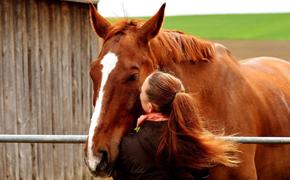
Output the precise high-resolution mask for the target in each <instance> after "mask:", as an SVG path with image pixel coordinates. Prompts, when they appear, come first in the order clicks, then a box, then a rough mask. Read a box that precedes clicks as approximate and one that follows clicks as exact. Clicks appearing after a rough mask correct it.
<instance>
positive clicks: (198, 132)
mask: <svg viewBox="0 0 290 180" xmlns="http://www.w3.org/2000/svg"><path fill="white" fill-rule="evenodd" d="M197 109H198V108H197V105H196V103H195V102H194V100H193V98H192V97H191V96H190V95H189V94H188V93H184V92H178V93H176V95H175V97H174V99H173V101H172V104H171V112H170V115H169V120H168V128H166V129H165V131H164V133H163V135H162V136H161V139H160V143H159V146H158V149H157V156H158V157H162V158H165V159H166V160H167V161H169V162H168V163H174V164H175V165H176V167H177V168H190V169H202V168H207V167H209V166H211V165H214V164H222V165H225V166H228V167H234V166H237V165H238V163H239V158H238V153H239V151H238V149H237V144H236V143H234V142H230V141H224V140H222V139H218V138H216V136H215V135H213V134H212V133H210V132H209V131H207V130H206V129H205V128H204V124H203V121H202V118H201V117H200V116H199V113H198V111H197Z"/></svg>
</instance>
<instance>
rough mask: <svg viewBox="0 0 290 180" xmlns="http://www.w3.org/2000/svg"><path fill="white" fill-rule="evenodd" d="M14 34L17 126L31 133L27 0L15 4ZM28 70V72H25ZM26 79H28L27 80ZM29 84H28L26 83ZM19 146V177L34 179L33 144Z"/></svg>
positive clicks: (21, 130) (21, 132)
mask: <svg viewBox="0 0 290 180" xmlns="http://www.w3.org/2000/svg"><path fill="white" fill-rule="evenodd" d="M14 7H15V8H14V10H15V11H14V13H13V14H14V22H15V23H14V24H15V26H14V35H15V48H14V51H15V60H16V106H17V128H18V133H20V134H25V133H27V134H29V132H27V131H29V129H30V128H29V124H30V123H29V117H28V116H29V115H28V114H29V109H28V108H27V107H29V106H28V104H29V99H28V89H27V87H26V88H25V85H24V84H25V83H27V79H28V74H27V69H26V70H25V69H24V67H27V65H26V66H25V65H24V63H26V64H27V46H26V43H27V37H26V23H25V22H26V15H25V2H23V1H20V0H17V1H16V3H15V6H14ZM25 72H26V73H25ZM25 80H26V81H25ZM26 86H27V85H26ZM18 146H19V152H18V157H19V178H20V179H32V175H31V171H32V163H31V158H30V154H31V146H30V144H18Z"/></svg>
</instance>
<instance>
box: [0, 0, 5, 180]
mask: <svg viewBox="0 0 290 180" xmlns="http://www.w3.org/2000/svg"><path fill="white" fill-rule="evenodd" d="M3 3H4V1H0V27H4V26H5V22H4V18H3V17H4V9H3V6H4V4H3ZM2 29H3V28H0V82H1V83H0V124H1V126H0V133H1V134H4V132H5V128H4V124H5V119H4V87H3V82H4V80H5V77H4V74H3V72H4V63H3V61H4V57H3V46H2V44H3V40H4V38H3V36H2V35H3V32H2V31H3V30H2ZM5 154H6V153H5V144H0V158H1V159H2V162H1V163H0V179H5V172H6V167H5V166H6V161H5Z"/></svg>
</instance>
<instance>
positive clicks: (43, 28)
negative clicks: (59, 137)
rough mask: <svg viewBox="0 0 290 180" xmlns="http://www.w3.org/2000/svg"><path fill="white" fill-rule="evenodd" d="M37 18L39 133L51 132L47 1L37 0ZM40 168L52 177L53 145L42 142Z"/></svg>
mask: <svg viewBox="0 0 290 180" xmlns="http://www.w3.org/2000/svg"><path fill="white" fill-rule="evenodd" d="M38 10H39V12H38V19H39V50H40V52H39V57H40V58H39V60H40V65H41V69H42V71H41V98H42V101H41V102H42V104H41V116H42V117H41V119H40V121H41V123H38V129H39V131H40V134H52V99H51V95H52V83H51V80H52V76H51V59H52V58H53V57H51V56H50V55H51V54H50V42H51V37H50V33H49V28H50V27H49V26H50V23H49V21H50V17H49V7H48V2H47V1H38ZM41 146H42V150H41V154H40V155H41V156H42V168H43V172H44V179H52V177H53V173H54V166H53V160H52V159H53V154H52V153H51V152H53V145H51V144H42V145H41Z"/></svg>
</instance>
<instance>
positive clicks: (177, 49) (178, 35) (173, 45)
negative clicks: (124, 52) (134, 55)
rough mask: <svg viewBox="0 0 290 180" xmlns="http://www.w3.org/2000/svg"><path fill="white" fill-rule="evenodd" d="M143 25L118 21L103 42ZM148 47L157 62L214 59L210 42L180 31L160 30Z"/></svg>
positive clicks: (130, 21) (139, 21)
mask: <svg viewBox="0 0 290 180" xmlns="http://www.w3.org/2000/svg"><path fill="white" fill-rule="evenodd" d="M143 23H144V21H143V20H140V19H132V20H129V19H124V20H123V21H119V22H117V23H115V24H114V25H113V26H112V28H111V29H110V31H109V32H108V34H107V36H106V38H105V41H106V40H107V39H110V38H111V37H113V36H118V35H123V34H126V32H127V31H138V29H140V28H141V26H142V25H143ZM149 45H150V46H151V50H152V53H153V55H154V56H155V57H156V59H158V61H160V60H161V61H169V60H173V61H174V62H175V63H180V62H183V61H189V62H198V61H212V60H213V59H214V57H215V51H214V46H213V43H212V42H209V41H206V40H202V39H200V38H197V37H194V36H192V35H187V34H185V33H183V32H181V31H173V30H164V31H162V30H160V32H159V34H158V35H157V37H155V38H154V39H152V40H151V41H150V42H149ZM160 63H166V62H160Z"/></svg>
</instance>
